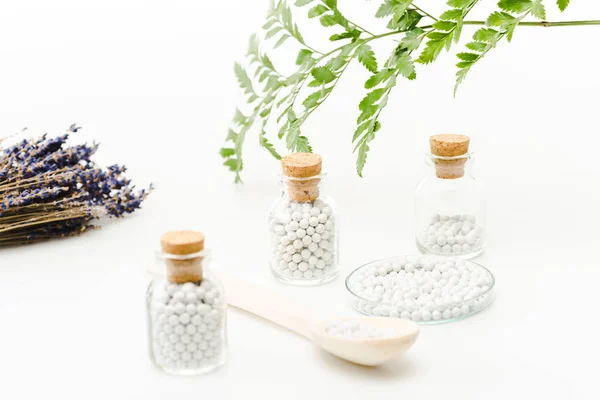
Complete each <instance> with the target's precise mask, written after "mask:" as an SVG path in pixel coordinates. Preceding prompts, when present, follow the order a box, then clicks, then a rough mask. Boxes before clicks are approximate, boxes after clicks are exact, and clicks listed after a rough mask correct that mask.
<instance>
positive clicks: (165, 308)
mask: <svg viewBox="0 0 600 400" xmlns="http://www.w3.org/2000/svg"><path fill="white" fill-rule="evenodd" d="M150 301H151V303H150V329H151V335H152V338H151V339H152V340H151V343H152V345H151V346H152V354H153V358H154V360H155V362H156V363H157V364H158V365H159V366H161V367H162V368H166V369H170V370H177V371H181V370H184V371H185V370H189V371H190V372H193V370H194V369H199V368H202V369H204V368H206V367H210V366H213V365H219V364H221V363H222V362H223V361H224V356H225V355H224V353H225V299H224V297H223V293H222V291H221V290H220V289H219V288H218V286H216V285H215V284H214V283H213V282H211V281H210V279H207V278H204V279H203V280H202V282H201V283H200V284H199V285H197V284H195V283H191V282H188V283H184V284H181V285H177V284H163V283H158V284H155V285H153V287H152V293H151V299H150Z"/></svg>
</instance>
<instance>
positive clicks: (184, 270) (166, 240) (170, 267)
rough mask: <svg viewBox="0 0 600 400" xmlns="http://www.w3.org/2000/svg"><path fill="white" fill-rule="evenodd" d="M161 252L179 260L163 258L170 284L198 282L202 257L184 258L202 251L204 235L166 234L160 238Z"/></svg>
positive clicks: (198, 233)
mask: <svg viewBox="0 0 600 400" xmlns="http://www.w3.org/2000/svg"><path fill="white" fill-rule="evenodd" d="M160 246H161V248H162V251H163V252H164V253H166V254H167V255H173V256H180V257H181V259H172V258H169V257H168V256H167V257H165V264H166V266H167V280H168V281H169V282H170V283H178V284H180V283H186V282H200V281H201V280H202V272H203V271H202V263H203V261H204V257H192V258H185V256H187V255H191V254H196V253H199V252H201V251H202V250H204V234H203V233H201V232H194V231H174V232H167V233H165V234H164V235H162V237H161V238H160Z"/></svg>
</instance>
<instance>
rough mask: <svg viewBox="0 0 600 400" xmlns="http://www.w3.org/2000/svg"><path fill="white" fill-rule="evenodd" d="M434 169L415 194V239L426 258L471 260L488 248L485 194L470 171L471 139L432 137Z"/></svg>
mask: <svg viewBox="0 0 600 400" xmlns="http://www.w3.org/2000/svg"><path fill="white" fill-rule="evenodd" d="M429 142H430V147H431V154H428V155H427V164H428V165H429V166H430V168H431V169H430V171H429V172H428V173H427V174H426V175H425V176H424V177H423V178H422V179H421V181H420V182H419V184H418V186H417V190H416V196H415V217H416V240H417V247H418V248H419V251H421V253H424V254H435V255H444V256H458V257H463V258H472V257H475V256H477V255H479V254H481V253H482V252H483V249H484V247H485V235H484V234H485V195H484V191H483V185H482V183H481V182H480V181H478V180H476V179H475V177H473V175H472V173H471V164H472V163H473V153H469V142H470V139H469V137H468V136H464V135H451V134H447V135H434V136H431V137H430V140H429Z"/></svg>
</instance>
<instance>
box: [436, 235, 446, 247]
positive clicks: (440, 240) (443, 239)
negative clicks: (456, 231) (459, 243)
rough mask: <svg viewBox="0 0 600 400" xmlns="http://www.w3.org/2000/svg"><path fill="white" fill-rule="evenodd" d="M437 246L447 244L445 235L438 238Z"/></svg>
mask: <svg viewBox="0 0 600 400" xmlns="http://www.w3.org/2000/svg"><path fill="white" fill-rule="evenodd" d="M437 244H439V245H440V246H443V245H445V244H446V237H445V236H443V235H441V236H438V238H437Z"/></svg>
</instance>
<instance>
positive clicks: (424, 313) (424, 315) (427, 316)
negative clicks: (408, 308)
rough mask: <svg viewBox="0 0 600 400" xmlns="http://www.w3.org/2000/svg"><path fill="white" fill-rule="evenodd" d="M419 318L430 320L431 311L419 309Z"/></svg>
mask: <svg viewBox="0 0 600 400" xmlns="http://www.w3.org/2000/svg"><path fill="white" fill-rule="evenodd" d="M421 319H422V320H423V321H430V320H431V311H429V310H421Z"/></svg>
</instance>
